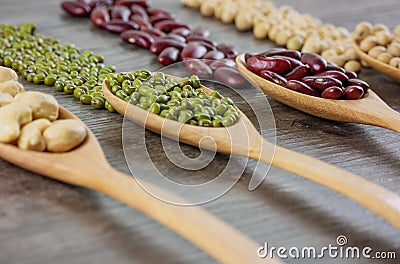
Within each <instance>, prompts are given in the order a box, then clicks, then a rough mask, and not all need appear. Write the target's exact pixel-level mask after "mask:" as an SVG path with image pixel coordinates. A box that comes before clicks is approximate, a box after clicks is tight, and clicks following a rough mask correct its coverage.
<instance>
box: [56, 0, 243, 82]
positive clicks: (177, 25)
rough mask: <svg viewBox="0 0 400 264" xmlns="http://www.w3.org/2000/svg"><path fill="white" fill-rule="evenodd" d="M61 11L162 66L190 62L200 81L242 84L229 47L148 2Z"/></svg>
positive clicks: (91, 0) (101, 0)
mask: <svg viewBox="0 0 400 264" xmlns="http://www.w3.org/2000/svg"><path fill="white" fill-rule="evenodd" d="M61 7H62V8H63V10H64V11H66V12H67V13H68V14H70V15H73V16H90V20H91V22H92V24H93V25H94V26H96V27H98V28H102V29H105V30H107V31H109V32H112V33H117V34H120V37H121V39H122V40H124V41H126V42H128V43H131V44H133V45H136V46H138V47H141V48H145V49H149V50H150V51H151V52H152V53H153V54H155V55H157V61H158V63H160V64H161V65H163V66H167V65H170V64H172V63H175V62H178V61H186V60H191V62H190V63H185V65H186V66H187V69H188V71H189V72H190V73H191V74H196V75H201V77H202V78H206V77H211V76H212V75H214V78H215V79H216V80H218V81H220V82H222V83H224V84H226V85H229V86H232V87H239V86H241V85H243V84H244V83H245V79H244V78H243V77H242V76H241V74H240V72H239V70H238V69H237V68H236V64H235V60H234V59H235V57H236V55H237V54H238V52H237V51H236V50H235V49H234V48H233V47H232V45H230V44H226V43H219V44H218V43H216V42H215V41H213V40H212V39H210V38H209V36H210V34H211V32H210V30H208V29H207V28H205V27H197V28H193V27H192V26H191V25H190V24H187V23H183V22H181V21H179V19H178V18H176V16H175V15H174V14H172V13H171V12H169V11H167V10H163V9H157V8H151V7H150V1H149V0H115V1H112V0H110V1H108V0H88V1H81V0H64V1H62V2H61ZM194 60H196V61H194ZM192 66H194V67H192Z"/></svg>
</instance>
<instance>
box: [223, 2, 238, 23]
mask: <svg viewBox="0 0 400 264" xmlns="http://www.w3.org/2000/svg"><path fill="white" fill-rule="evenodd" d="M236 11H237V10H236V6H231V7H228V8H226V9H223V10H222V13H221V21H222V22H223V23H225V24H232V23H233V21H234V20H235V14H236Z"/></svg>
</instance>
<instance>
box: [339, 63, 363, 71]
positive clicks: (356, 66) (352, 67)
mask: <svg viewBox="0 0 400 264" xmlns="http://www.w3.org/2000/svg"><path fill="white" fill-rule="evenodd" d="M343 68H344V69H345V70H348V71H353V72H359V71H360V70H361V63H360V62H359V61H357V60H349V61H348V62H346V63H345V64H344V67H343Z"/></svg>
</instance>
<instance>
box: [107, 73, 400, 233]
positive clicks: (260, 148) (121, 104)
mask: <svg viewBox="0 0 400 264" xmlns="http://www.w3.org/2000/svg"><path fill="white" fill-rule="evenodd" d="M170 77H171V76H170ZM201 88H202V89H203V90H204V91H205V92H206V93H208V92H210V91H211V90H210V89H208V88H207V87H205V86H201ZM102 91H103V94H104V96H105V98H106V99H107V101H108V102H109V103H110V104H111V105H112V106H113V107H114V109H115V110H116V111H118V112H119V113H120V114H121V115H125V116H126V117H127V118H129V119H130V120H132V121H133V122H135V123H137V124H139V125H141V126H143V127H145V128H147V129H149V130H151V131H153V132H156V133H158V134H161V135H162V136H166V137H168V138H171V139H174V140H179V141H181V142H184V143H187V144H189V145H193V146H196V147H199V146H200V142H201V139H202V138H203V137H211V138H212V139H213V144H209V145H208V144H207V143H206V144H201V147H202V148H205V149H211V150H215V149H216V150H217V151H219V152H222V153H226V154H235V155H239V156H243V157H246V158H251V159H255V160H259V161H262V162H265V163H267V164H271V165H273V166H276V167H278V168H281V169H284V170H286V171H289V172H292V173H295V174H297V175H300V176H303V177H304V178H307V179H309V180H311V181H314V182H316V183H317V184H320V185H323V186H325V187H328V188H330V189H332V190H334V191H336V192H338V193H341V194H343V195H344V196H346V197H348V198H350V199H352V200H354V201H355V202H357V203H359V204H361V205H363V206H364V207H366V208H368V209H370V210H372V211H373V212H375V213H376V214H377V215H380V216H381V217H382V218H384V219H385V220H387V221H388V222H390V223H391V224H392V225H394V226H395V227H396V228H398V229H400V197H399V196H398V195H397V194H396V193H394V192H391V191H389V190H387V189H385V188H383V187H381V186H378V185H376V184H374V183H372V182H369V181H367V180H365V179H363V178H362V177H360V176H357V175H354V174H352V173H349V172H347V171H345V170H343V169H340V168H337V167H335V166H332V165H330V164H328V163H326V162H322V161H320V160H318V159H315V158H312V157H309V156H306V155H303V154H300V153H297V152H294V151H291V150H288V149H285V148H282V147H279V146H275V145H274V144H272V143H271V142H269V141H267V140H265V139H264V138H263V137H262V136H261V135H260V134H259V133H258V131H257V130H256V128H255V127H254V126H253V124H252V123H251V121H250V120H249V119H248V118H247V117H246V115H245V114H243V113H242V112H241V111H240V110H239V109H237V111H238V113H239V118H238V120H237V122H236V123H235V124H234V125H232V126H228V127H219V128H213V127H199V126H193V125H188V124H182V123H179V122H177V121H173V120H169V119H166V118H162V117H160V116H158V115H156V114H153V113H150V112H148V111H146V110H143V109H141V108H139V107H137V106H135V105H132V104H129V103H127V102H126V101H124V100H122V99H120V98H118V97H117V96H115V95H114V94H112V93H111V91H110V87H109V85H108V82H107V80H105V81H104V82H103V88H102ZM262 180H263V179H254V177H253V178H252V179H251V180H250V184H249V189H250V190H252V189H255V188H256V187H257V186H258V185H259V184H260V183H261V181H262Z"/></svg>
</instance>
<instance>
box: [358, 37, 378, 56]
mask: <svg viewBox="0 0 400 264" xmlns="http://www.w3.org/2000/svg"><path fill="white" fill-rule="evenodd" d="M376 45H377V40H376V37H375V36H373V35H370V36H367V37H366V38H365V39H363V40H362V41H361V42H360V49H361V50H362V51H364V52H368V51H369V50H370V49H371V48H373V47H375V46H376Z"/></svg>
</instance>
